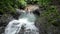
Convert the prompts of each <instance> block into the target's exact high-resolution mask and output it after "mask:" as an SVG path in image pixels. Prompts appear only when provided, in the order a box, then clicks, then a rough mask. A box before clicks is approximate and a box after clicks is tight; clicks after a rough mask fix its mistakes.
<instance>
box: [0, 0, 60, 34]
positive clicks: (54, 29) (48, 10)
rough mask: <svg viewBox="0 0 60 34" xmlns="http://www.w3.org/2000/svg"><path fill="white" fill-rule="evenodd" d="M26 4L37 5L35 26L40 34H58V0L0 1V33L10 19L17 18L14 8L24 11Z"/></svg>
mask: <svg viewBox="0 0 60 34" xmlns="http://www.w3.org/2000/svg"><path fill="white" fill-rule="evenodd" d="M28 4H36V5H39V8H40V16H39V18H37V23H36V26H37V27H38V28H39V29H41V30H42V32H41V33H42V34H60V0H0V33H2V32H3V31H4V28H5V26H6V25H7V24H8V22H9V21H10V20H11V19H14V18H16V17H18V14H17V13H16V8H17V9H24V7H25V6H27V5H28Z"/></svg>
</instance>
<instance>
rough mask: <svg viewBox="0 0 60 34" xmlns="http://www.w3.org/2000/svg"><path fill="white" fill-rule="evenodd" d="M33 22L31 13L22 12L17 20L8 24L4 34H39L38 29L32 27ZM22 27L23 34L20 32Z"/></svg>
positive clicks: (33, 16) (33, 18)
mask: <svg viewBox="0 0 60 34" xmlns="http://www.w3.org/2000/svg"><path fill="white" fill-rule="evenodd" d="M35 20H36V17H35V15H34V14H33V13H26V12H24V13H22V14H21V16H20V17H19V19H18V20H12V21H10V22H9V24H8V25H7V27H6V29H5V34H22V33H23V34H39V32H38V31H39V30H38V28H37V27H36V26H35V25H34V22H35ZM22 26H24V32H22V31H21V29H22ZM19 32H20V33H19ZM21 32H22V33H21Z"/></svg>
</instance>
